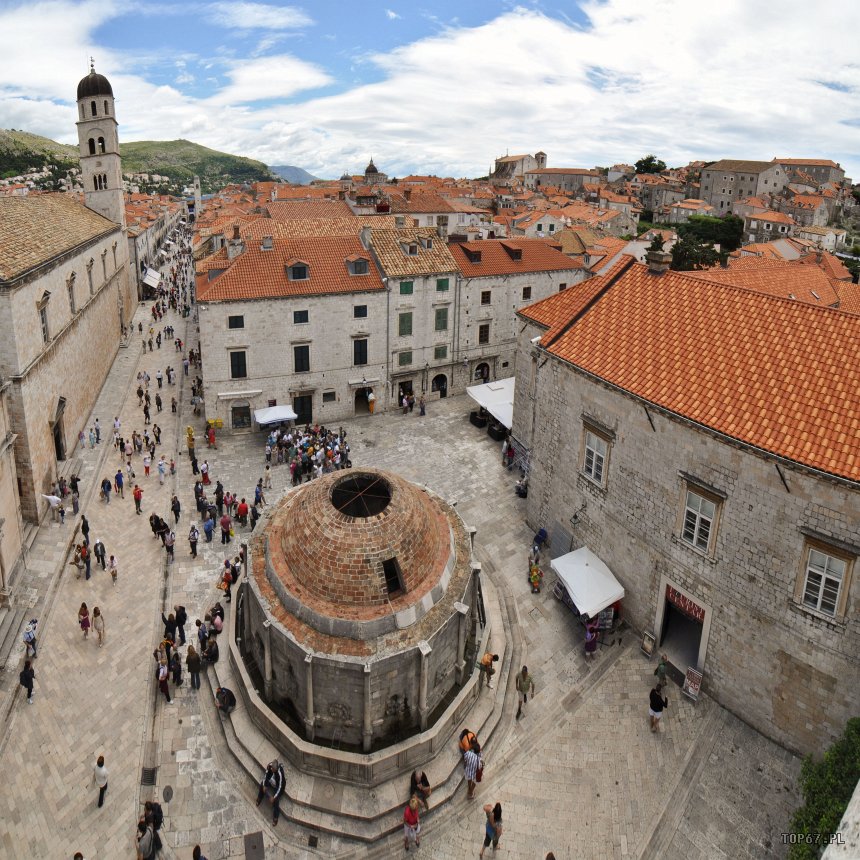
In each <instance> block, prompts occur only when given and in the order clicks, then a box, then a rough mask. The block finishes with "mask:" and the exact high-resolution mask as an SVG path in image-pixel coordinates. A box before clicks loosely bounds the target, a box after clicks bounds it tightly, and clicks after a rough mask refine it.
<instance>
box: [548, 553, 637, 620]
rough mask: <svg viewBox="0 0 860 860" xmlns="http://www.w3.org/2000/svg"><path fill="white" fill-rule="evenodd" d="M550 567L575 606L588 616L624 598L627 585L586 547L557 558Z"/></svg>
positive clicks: (590, 616)
mask: <svg viewBox="0 0 860 860" xmlns="http://www.w3.org/2000/svg"><path fill="white" fill-rule="evenodd" d="M550 567H551V568H552V569H553V571H554V572H555V573H556V575H557V576H558V578H559V581H560V582H561V584H562V585H563V586H564V587H565V589H566V591H567V593H568V595H569V596H570V599H571V600H572V601H573V602H574V603H575V604H576V608H577V609H578V610H579V611H580V612H581V613H583V614H585V615H587V616H588V617H589V618H594V616H595V615H597V613H598V612H600V611H601V610H602V609H606V607H607V606H611V605H612V604H613V603H615V602H616V601H617V600H623V599H624V586H623V585H621V583H620V582H619V581H618V580H617V579H616V578H615V577H614V576H613V574H612V571H611V570H610V569H609V568H608V567H607V566H606V565H605V564H604V563H603V562H602V561H601V560H600V559H599V558H598V557H597V556H596V555H595V554H594V553H593V552H592V551H591V550H590V549H589V548H588V547H587V546H584V547H581V548H580V549H577V550H574V551H573V552H569V553H567V555H562V556H559V557H558V558H554V559H553V560H552V561H551V562H550Z"/></svg>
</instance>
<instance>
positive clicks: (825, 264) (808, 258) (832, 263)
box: [794, 251, 854, 281]
mask: <svg viewBox="0 0 860 860" xmlns="http://www.w3.org/2000/svg"><path fill="white" fill-rule="evenodd" d="M794 264H795V265H796V266H797V265H800V266H818V267H819V268H820V269H821V270H822V271H823V272H824V274H826V275H827V276H828V277H829V278H831V279H832V280H834V281H851V280H853V279H854V276H853V275H852V274H851V272H850V271H849V270H848V268H847V267H846V265H845V263H843V262H842V260H840V259H839V257H837V256H835V255H834V254H831V253H829V252H827V251H823V252H821V254H819V253H817V252H816V253H813V254H806V255H805V256H803V257H800V258H799V259H797V260H795V261H794Z"/></svg>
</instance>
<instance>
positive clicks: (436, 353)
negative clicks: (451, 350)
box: [433, 344, 448, 361]
mask: <svg viewBox="0 0 860 860" xmlns="http://www.w3.org/2000/svg"><path fill="white" fill-rule="evenodd" d="M447 357H448V345H447V344H445V345H444V346H436V347H433V358H434V359H436V361H441V360H442V359H443V358H447Z"/></svg>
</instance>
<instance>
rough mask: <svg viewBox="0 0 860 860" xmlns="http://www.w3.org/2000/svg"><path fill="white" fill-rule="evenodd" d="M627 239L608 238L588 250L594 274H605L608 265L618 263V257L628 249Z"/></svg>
mask: <svg viewBox="0 0 860 860" xmlns="http://www.w3.org/2000/svg"><path fill="white" fill-rule="evenodd" d="M627 245H628V241H627V240H626V239H616V238H615V237H614V236H606V237H605V238H603V239H601V240H600V241H599V242H597V244H595V245H592V246H591V247H590V248H589V249H588V257H589V266H590V268H591V270H592V271H593V272H598V273H600V274H603V273H604V270H605V268H606V267H607V266H608V265H611V264H614V263H615V262H616V257H617V256H618V255H619V254H620V253H621V252H622V251H623V250H624V249H625V248H626V247H627Z"/></svg>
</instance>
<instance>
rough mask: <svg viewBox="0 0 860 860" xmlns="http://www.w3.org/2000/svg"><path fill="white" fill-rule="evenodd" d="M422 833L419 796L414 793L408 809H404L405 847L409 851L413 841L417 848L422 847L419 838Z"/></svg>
mask: <svg viewBox="0 0 860 860" xmlns="http://www.w3.org/2000/svg"><path fill="white" fill-rule="evenodd" d="M420 833H421V824H420V823H419V821H418V798H417V797H415V795H412V797H411V798H410V799H409V803H408V805H407V806H406V809H404V810H403V847H404V848H405V849H406V850H407V851H408V850H409V845H410V843H412V842H414V843H415V847H416V848H420V847H421V840H420V839H419V838H418V837H419V835H420Z"/></svg>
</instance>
